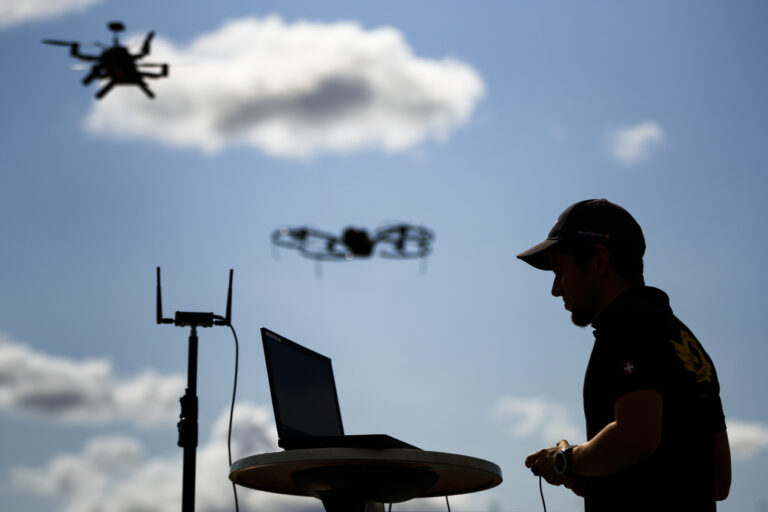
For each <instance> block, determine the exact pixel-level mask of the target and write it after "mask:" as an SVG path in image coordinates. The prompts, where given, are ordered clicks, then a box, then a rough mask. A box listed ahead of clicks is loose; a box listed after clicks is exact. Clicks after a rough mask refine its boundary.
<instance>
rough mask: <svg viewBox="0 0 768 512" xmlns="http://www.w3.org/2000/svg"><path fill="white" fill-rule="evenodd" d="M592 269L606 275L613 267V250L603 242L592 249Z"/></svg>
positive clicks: (600, 274) (598, 273)
mask: <svg viewBox="0 0 768 512" xmlns="http://www.w3.org/2000/svg"><path fill="white" fill-rule="evenodd" d="M590 263H591V264H592V269H593V270H594V271H595V273H596V274H597V275H599V276H604V275H606V274H607V273H608V269H609V268H610V267H611V251H609V250H608V248H607V247H606V246H604V245H602V244H597V245H596V246H595V247H594V248H593V249H592V257H591V258H590Z"/></svg>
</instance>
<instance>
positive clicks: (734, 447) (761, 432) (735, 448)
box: [728, 420, 768, 460]
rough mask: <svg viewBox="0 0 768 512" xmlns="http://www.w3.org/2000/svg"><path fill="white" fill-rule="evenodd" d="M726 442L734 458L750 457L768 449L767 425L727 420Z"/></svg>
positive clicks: (745, 458) (743, 458)
mask: <svg viewBox="0 0 768 512" xmlns="http://www.w3.org/2000/svg"><path fill="white" fill-rule="evenodd" d="M728 442H729V443H730V445H731V454H732V455H733V458H734V459H740V460H747V459H751V458H752V457H754V456H755V455H756V454H757V453H758V452H760V451H763V450H766V449H768V426H766V425H763V424H761V423H756V422H751V423H750V422H745V421H741V420H728Z"/></svg>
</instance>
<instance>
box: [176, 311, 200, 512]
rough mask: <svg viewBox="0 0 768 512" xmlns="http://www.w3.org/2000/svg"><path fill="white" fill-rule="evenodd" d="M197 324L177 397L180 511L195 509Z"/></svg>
mask: <svg viewBox="0 0 768 512" xmlns="http://www.w3.org/2000/svg"><path fill="white" fill-rule="evenodd" d="M197 341H198V339H197V326H196V325H195V324H192V326H191V329H190V333H189V357H188V359H187V390H186V392H185V393H184V396H183V397H181V398H180V399H179V402H181V415H180V416H179V418H180V421H179V423H178V427H179V442H178V445H179V446H181V447H182V448H183V449H184V465H183V475H182V489H181V510H182V512H194V510H195V475H196V472H197V468H196V465H197V437H198V436H197V430H198V428H197V427H198V424H197V418H198V401H197Z"/></svg>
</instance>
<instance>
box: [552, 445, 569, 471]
mask: <svg viewBox="0 0 768 512" xmlns="http://www.w3.org/2000/svg"><path fill="white" fill-rule="evenodd" d="M567 464H568V461H567V460H566V458H565V454H564V453H563V452H562V451H559V452H557V453H556V454H555V473H557V474H558V475H560V476H563V475H564V474H565V466H566V465H567Z"/></svg>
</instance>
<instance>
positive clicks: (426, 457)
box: [229, 448, 502, 498]
mask: <svg viewBox="0 0 768 512" xmlns="http://www.w3.org/2000/svg"><path fill="white" fill-rule="evenodd" d="M344 466H367V467H386V468H394V469H397V468H407V469H414V470H423V471H430V472H432V473H434V474H435V475H437V480H436V482H435V484H434V485H433V486H432V487H430V488H429V489H428V490H427V491H425V492H423V493H421V494H420V495H419V496H418V497H422V498H427V497H433V496H448V495H453V494H465V493H470V492H477V491H482V490H485V489H490V488H491V487H495V486H497V485H499V484H500V483H501V482H502V477H501V468H499V467H498V466H497V465H496V464H494V463H492V462H489V461H487V460H483V459H478V458H475V457H469V456H466V455H457V454H453V453H443V452H430V451H424V450H409V449H385V450H382V449H364V448H312V449H306V450H286V451H281V452H272V453H263V454H259V455H251V456H250V457H245V458H243V459H240V460H237V461H235V462H234V463H233V464H232V466H231V468H230V473H229V478H230V480H232V481H233V482H234V483H236V484H238V485H241V486H243V487H249V488H251V489H258V490H261V491H268V492H275V493H280V494H291V495H295V496H308V495H310V494H309V493H308V492H306V491H305V490H303V489H302V488H301V487H300V486H299V485H298V484H297V483H296V482H295V479H294V474H295V473H296V472H299V471H304V470H311V469H315V468H335V467H339V468H341V467H344Z"/></svg>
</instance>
